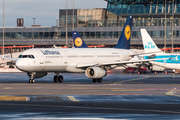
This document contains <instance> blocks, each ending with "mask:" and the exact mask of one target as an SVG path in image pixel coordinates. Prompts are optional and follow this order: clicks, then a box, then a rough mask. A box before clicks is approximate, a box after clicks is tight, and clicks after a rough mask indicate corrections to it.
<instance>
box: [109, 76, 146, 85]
mask: <svg viewBox="0 0 180 120" xmlns="http://www.w3.org/2000/svg"><path fill="white" fill-rule="evenodd" d="M145 78H149V77H148V76H146V77H143V78H135V79H130V80H125V81H121V82H117V83H114V84H111V85H117V84H121V83H124V82H129V81H135V80H141V79H145Z"/></svg>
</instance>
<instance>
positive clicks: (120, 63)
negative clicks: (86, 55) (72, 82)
mask: <svg viewBox="0 0 180 120" xmlns="http://www.w3.org/2000/svg"><path fill="white" fill-rule="evenodd" d="M163 59H169V58H163ZM154 60H162V58H161V59H146V60H134V61H120V62H108V63H96V64H93V63H92V64H86V63H84V64H77V66H76V67H77V68H83V67H90V66H108V65H123V64H130V63H140V62H149V61H154Z"/></svg>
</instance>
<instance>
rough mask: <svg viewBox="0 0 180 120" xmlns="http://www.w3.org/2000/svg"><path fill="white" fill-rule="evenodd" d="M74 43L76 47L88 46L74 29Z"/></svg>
mask: <svg viewBox="0 0 180 120" xmlns="http://www.w3.org/2000/svg"><path fill="white" fill-rule="evenodd" d="M72 36H73V43H74V47H75V48H87V45H86V43H85V42H84V40H83V39H82V38H81V36H80V35H79V34H78V32H76V31H72Z"/></svg>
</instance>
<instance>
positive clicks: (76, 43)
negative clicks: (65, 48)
mask: <svg viewBox="0 0 180 120" xmlns="http://www.w3.org/2000/svg"><path fill="white" fill-rule="evenodd" d="M74 42H75V45H76V46H77V47H80V46H81V45H82V43H83V42H82V39H81V38H80V37H78V38H76V39H75V41H74Z"/></svg>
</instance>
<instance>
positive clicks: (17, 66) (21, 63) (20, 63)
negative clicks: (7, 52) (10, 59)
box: [15, 59, 24, 70]
mask: <svg viewBox="0 0 180 120" xmlns="http://www.w3.org/2000/svg"><path fill="white" fill-rule="evenodd" d="M15 65H16V68H17V69H19V70H23V68H24V67H23V66H24V65H23V62H22V60H20V59H18V60H16V64H15Z"/></svg>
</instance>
